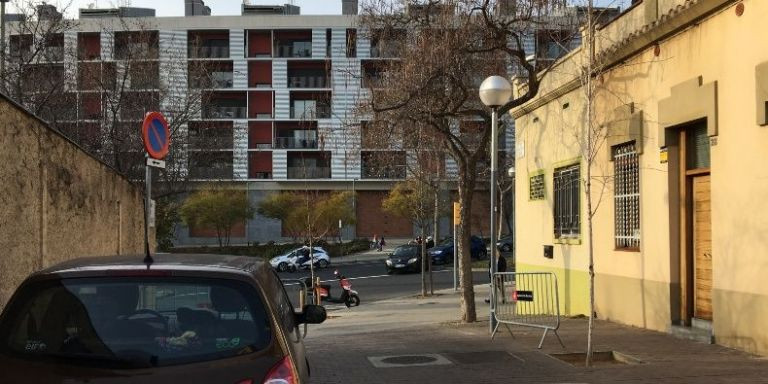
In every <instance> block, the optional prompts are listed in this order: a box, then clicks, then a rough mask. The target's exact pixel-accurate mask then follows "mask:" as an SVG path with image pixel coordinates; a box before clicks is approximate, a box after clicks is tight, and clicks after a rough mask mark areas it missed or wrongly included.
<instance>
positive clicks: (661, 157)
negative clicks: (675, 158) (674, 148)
mask: <svg viewBox="0 0 768 384" xmlns="http://www.w3.org/2000/svg"><path fill="white" fill-rule="evenodd" d="M668 161H669V157H668V156H667V147H664V148H662V149H661V152H660V153H659V162H660V163H661V164H666V163H667V162H668Z"/></svg>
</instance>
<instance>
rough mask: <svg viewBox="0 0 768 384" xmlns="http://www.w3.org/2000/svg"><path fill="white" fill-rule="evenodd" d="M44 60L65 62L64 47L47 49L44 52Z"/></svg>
mask: <svg viewBox="0 0 768 384" xmlns="http://www.w3.org/2000/svg"><path fill="white" fill-rule="evenodd" d="M43 59H45V61H49V62H58V61H64V47H47V48H45V49H44V50H43Z"/></svg>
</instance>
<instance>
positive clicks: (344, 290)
mask: <svg viewBox="0 0 768 384" xmlns="http://www.w3.org/2000/svg"><path fill="white" fill-rule="evenodd" d="M333 275H334V276H336V279H337V280H338V281H339V287H341V295H339V297H333V296H331V286H330V285H328V284H320V285H319V286H318V287H317V288H316V290H317V295H318V296H319V297H320V301H326V302H329V303H338V304H344V305H346V306H347V308H350V307H356V306H358V305H360V296H358V294H357V291H355V290H354V289H352V283H350V282H349V279H347V278H346V277H344V276H342V275H341V274H339V271H338V270H337V271H333Z"/></svg>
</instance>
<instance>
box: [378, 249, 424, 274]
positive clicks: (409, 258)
mask: <svg viewBox="0 0 768 384" xmlns="http://www.w3.org/2000/svg"><path fill="white" fill-rule="evenodd" d="M385 263H386V265H387V273H390V274H391V273H394V272H421V246H420V245H418V244H406V245H401V246H399V247H397V248H395V249H394V250H393V251H392V253H390V254H389V256H388V257H387V260H385Z"/></svg>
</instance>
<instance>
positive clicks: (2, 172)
mask: <svg viewBox="0 0 768 384" xmlns="http://www.w3.org/2000/svg"><path fill="white" fill-rule="evenodd" d="M0 148H3V150H2V151H0V249H1V250H2V251H1V252H0V308H2V306H3V305H4V304H5V303H6V301H7V300H8V298H9V297H10V295H11V294H12V293H13V291H14V289H15V288H16V287H17V286H18V284H19V283H21V281H22V280H23V279H24V278H25V277H26V276H27V275H28V274H29V273H31V272H33V271H36V270H39V269H41V268H44V267H47V266H50V265H52V264H56V263H58V262H61V261H64V260H67V259H72V258H75V257H81V256H103V255H114V254H126V253H141V252H142V251H143V242H144V233H143V231H144V227H143V225H144V220H143V203H142V199H143V194H142V193H141V191H140V190H139V189H138V188H137V187H135V186H134V185H132V184H131V183H130V182H128V181H127V180H126V179H125V178H123V177H122V176H120V175H118V174H117V173H115V172H114V171H112V170H111V169H109V168H108V167H106V166H105V165H103V164H102V163H100V162H99V161H97V160H95V159H94V158H93V157H90V156H89V155H87V154H86V153H85V152H83V151H82V150H80V149H79V148H78V147H77V146H75V145H74V144H72V143H71V142H69V141H67V140H66V139H64V138H63V137H62V136H61V135H59V134H58V133H56V132H54V131H52V130H50V129H49V128H48V127H47V126H46V125H44V124H43V123H42V122H41V121H40V120H38V119H36V118H34V117H32V116H31V115H30V114H28V113H26V112H24V111H23V110H22V109H20V108H18V107H17V106H15V105H13V104H11V103H9V102H8V101H7V100H6V99H5V98H4V97H3V96H1V95H0ZM15 148H18V149H15Z"/></svg>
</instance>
